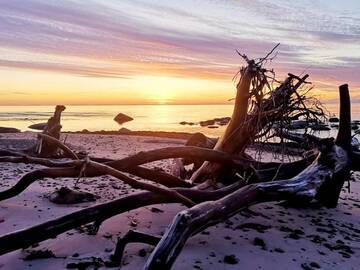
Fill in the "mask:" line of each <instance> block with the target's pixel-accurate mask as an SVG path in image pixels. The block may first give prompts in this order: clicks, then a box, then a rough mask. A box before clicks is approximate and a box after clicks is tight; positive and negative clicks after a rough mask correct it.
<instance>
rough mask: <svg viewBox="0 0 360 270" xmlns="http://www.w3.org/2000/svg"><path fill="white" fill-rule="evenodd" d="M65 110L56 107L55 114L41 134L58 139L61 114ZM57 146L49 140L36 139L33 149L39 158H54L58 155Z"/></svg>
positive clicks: (59, 106)
mask: <svg viewBox="0 0 360 270" xmlns="http://www.w3.org/2000/svg"><path fill="white" fill-rule="evenodd" d="M64 110H65V106H63V105H57V106H56V107H55V112H54V115H53V116H52V117H50V118H49V120H48V122H47V125H46V127H45V129H44V130H43V132H42V133H43V134H45V135H47V136H49V137H53V138H55V139H57V140H59V139H60V133H61V124H60V120H61V113H62V112H63V111H64ZM58 150H59V149H58V145H56V144H54V143H53V142H51V141H49V140H44V138H43V137H39V138H38V142H37V144H36V146H35V148H34V151H35V153H36V154H37V155H38V156H40V157H55V156H57V155H58V154H59V153H58Z"/></svg>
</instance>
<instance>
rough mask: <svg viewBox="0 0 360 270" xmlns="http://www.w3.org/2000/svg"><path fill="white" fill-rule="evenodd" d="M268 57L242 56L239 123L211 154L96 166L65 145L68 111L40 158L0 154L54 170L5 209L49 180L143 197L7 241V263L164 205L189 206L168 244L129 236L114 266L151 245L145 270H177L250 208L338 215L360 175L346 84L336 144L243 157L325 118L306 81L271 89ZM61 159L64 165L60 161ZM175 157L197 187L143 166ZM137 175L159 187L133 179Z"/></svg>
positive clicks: (0, 245)
mask: <svg viewBox="0 0 360 270" xmlns="http://www.w3.org/2000/svg"><path fill="white" fill-rule="evenodd" d="M268 56H269V55H267V56H266V57H265V58H261V59H260V60H258V61H254V60H249V59H248V58H247V57H246V56H245V55H242V57H243V58H244V59H245V60H246V63H247V66H246V67H244V68H242V69H241V71H240V79H239V83H238V84H237V94H236V98H235V106H234V111H233V115H232V118H231V121H230V123H229V125H228V126H227V128H226V130H225V133H224V135H223V136H222V137H221V138H220V139H219V140H218V141H217V142H216V144H215V146H214V148H213V149H209V148H211V147H212V146H213V143H214V142H213V141H212V142H209V141H207V140H203V141H204V142H205V144H206V145H201V146H203V147H205V148H201V147H198V146H184V147H170V148H163V149H156V150H151V151H147V152H140V153H138V154H135V155H133V156H129V157H126V158H123V159H120V160H108V159H101V158H94V157H89V156H87V155H82V154H80V153H75V152H74V151H73V150H72V149H70V148H69V147H68V146H66V145H65V144H64V143H62V142H61V141H60V134H59V132H60V129H59V125H60V114H61V111H63V109H62V107H57V109H56V110H55V114H54V116H53V117H52V119H50V120H49V121H48V127H50V126H52V128H47V129H45V131H44V133H43V134H41V135H39V139H38V142H37V145H36V147H33V148H32V149H36V151H13V150H7V149H2V150H0V162H22V163H34V164H40V165H43V166H46V167H48V168H41V169H37V170H34V171H31V172H29V173H27V174H25V175H24V176H23V177H21V178H20V180H19V181H18V182H17V183H16V184H15V185H14V186H13V187H10V188H9V189H6V190H2V191H0V201H2V200H6V199H8V198H11V197H14V196H16V195H18V194H19V193H21V192H23V191H26V188H27V187H28V186H29V185H31V184H32V183H33V182H34V181H37V180H39V179H44V178H65V177H73V178H77V177H79V176H80V177H81V176H86V177H96V176H101V175H110V176H112V177H115V178H117V179H118V180H119V181H123V182H124V183H127V184H129V185H130V186H132V187H134V188H136V189H140V190H146V191H143V192H140V193H137V194H131V195H127V196H125V197H122V198H119V199H116V200H113V201H110V202H107V203H103V204H98V205H95V206H91V207H89V208H85V209H82V210H80V211H77V212H74V213H71V214H69V215H66V216H63V217H60V218H57V219H54V220H50V221H48V222H45V223H42V224H39V225H36V226H33V227H30V228H27V229H23V230H20V231H16V232H12V233H9V234H6V235H3V236H0V255H1V254H5V253H8V252H11V251H13V250H16V249H19V248H26V247H28V246H30V245H32V244H35V243H38V242H41V241H44V240H47V239H50V238H54V237H56V236H57V235H59V234H61V233H64V232H66V231H68V230H70V229H73V228H76V227H78V226H81V225H84V224H87V223H91V222H94V225H95V227H97V228H98V227H99V226H100V225H101V222H102V221H104V220H106V219H108V218H110V217H112V216H114V215H118V214H121V213H123V212H125V211H129V210H133V209H136V208H139V207H143V206H146V205H151V204H158V203H182V204H184V205H185V206H187V207H189V208H188V209H186V210H184V211H181V212H180V213H178V214H177V215H176V216H175V218H174V220H173V221H172V223H171V224H170V226H169V228H168V230H167V231H166V233H165V234H164V235H163V236H162V237H159V236H151V235H146V234H143V233H140V232H138V233H135V234H134V233H129V235H127V237H125V239H120V241H119V243H118V245H117V248H116V251H115V254H114V256H112V259H113V261H114V262H117V263H119V262H120V260H121V254H122V252H123V250H124V248H125V245H126V243H128V242H133V241H140V242H145V243H147V244H151V245H155V246H156V247H155V249H154V251H153V252H152V254H151V255H150V257H149V258H148V261H147V263H146V266H145V268H144V269H170V268H171V266H172V265H173V263H174V262H175V260H176V258H177V256H178V255H179V253H180V252H181V250H182V248H183V247H184V245H185V243H186V241H187V239H188V238H189V237H191V236H192V235H195V234H197V233H199V232H201V231H202V230H204V229H205V228H207V227H209V226H212V225H214V224H217V223H219V222H221V221H223V220H225V219H227V218H229V217H231V216H232V215H234V214H235V213H237V212H239V211H241V210H242V209H244V208H246V207H248V206H250V205H253V204H257V203H260V202H268V201H282V200H288V201H294V200H295V201H297V202H298V203H300V204H303V205H305V204H307V203H308V202H311V201H317V202H318V203H320V204H322V205H324V206H326V207H336V205H337V202H338V198H339V194H340V191H341V188H342V186H343V184H344V181H347V180H348V179H349V177H350V172H351V170H353V171H355V170H359V166H358V164H359V162H358V161H359V160H360V154H359V153H358V152H356V151H354V149H352V148H351V118H350V115H351V113H350V96H349V90H348V86H347V85H342V86H340V88H339V93H340V126H339V132H338V136H337V138H336V140H335V139H321V138H317V137H311V143H312V147H314V148H315V149H316V151H312V152H311V154H308V155H307V156H306V157H304V158H303V159H300V160H297V161H294V162H289V163H279V162H259V161H257V160H255V159H253V158H251V157H250V156H249V155H247V154H246V153H245V149H246V148H247V147H248V146H249V145H250V144H252V143H253V142H255V141H259V140H262V141H264V140H266V139H267V138H270V137H274V136H280V140H281V141H282V140H283V139H285V138H286V137H287V138H290V136H291V134H289V133H287V132H286V131H285V130H284V129H283V128H282V127H283V126H285V123H286V121H288V119H292V118H294V117H297V116H299V115H301V116H304V115H305V116H306V117H307V118H308V119H311V118H312V119H318V118H319V117H323V116H324V114H323V111H322V109H321V107H319V106H318V104H317V103H316V102H313V100H311V102H308V101H309V100H308V96H307V93H308V91H307V90H305V91H304V92H301V89H302V86H303V85H306V84H307V81H306V79H307V78H308V75H305V76H303V77H301V78H300V77H297V76H295V75H292V74H289V75H288V77H287V78H286V79H285V80H284V81H283V82H282V83H279V85H278V86H277V87H276V88H275V89H272V88H271V86H270V85H271V83H270V82H269V81H268V80H269V71H268V70H266V69H264V68H263V67H262V64H263V63H264V62H265V61H266V60H267V59H268V58H267V57H268ZM270 74H272V73H271V72H270ZM309 104H315V106H311V105H309ZM275 124H276V131H274V126H275ZM53 131H56V132H53ZM292 139H293V140H296V139H298V138H297V137H296V138H295V137H293V138H292ZM309 140H310V139H309ZM45 142H46V144H45ZM39 144H41V146H38V145H39ZM189 145H194V144H189ZM195 145H196V144H195ZM305 148H310V147H305ZM44 149H45V150H46V151H45V150H44ZM59 157H62V158H64V157H66V158H67V159H65V160H64V159H61V160H59ZM169 158H181V159H184V160H187V163H196V164H195V167H196V168H198V169H197V170H196V171H195V173H194V174H193V175H192V177H191V179H190V181H185V180H183V179H180V178H178V177H175V176H173V175H170V174H168V173H165V172H159V171H156V170H153V169H149V168H145V167H143V166H142V165H144V164H147V163H150V162H153V161H157V160H161V159H169ZM204 161H205V162H204ZM203 162H204V163H203ZM201 163H203V164H202V165H201ZM124 173H127V175H126V174H124ZM132 175H135V176H140V177H141V178H142V179H146V180H150V181H152V182H156V184H153V183H149V182H146V181H143V180H135V179H134V178H133V177H132ZM159 184H161V185H159ZM97 228H95V232H96V229H97ZM139 235H140V237H139Z"/></svg>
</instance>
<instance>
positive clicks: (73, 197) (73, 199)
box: [49, 187, 99, 204]
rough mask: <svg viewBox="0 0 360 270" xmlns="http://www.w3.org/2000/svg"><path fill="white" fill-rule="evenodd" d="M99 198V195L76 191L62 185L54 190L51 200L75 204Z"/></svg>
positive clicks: (58, 202)
mask: <svg viewBox="0 0 360 270" xmlns="http://www.w3.org/2000/svg"><path fill="white" fill-rule="evenodd" d="M97 198H99V197H98V196H96V195H94V194H92V193H90V192H85V191H76V190H72V189H70V188H67V187H62V188H60V189H59V190H57V191H55V192H53V193H52V194H51V195H50V197H49V200H50V201H51V202H53V203H57V204H74V203H83V202H93V201H96V199H97Z"/></svg>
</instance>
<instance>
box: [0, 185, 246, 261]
mask: <svg viewBox="0 0 360 270" xmlns="http://www.w3.org/2000/svg"><path fill="white" fill-rule="evenodd" d="M242 186H244V183H241V182H238V183H235V184H233V185H232V186H229V187H225V188H223V189H221V190H216V191H201V190H196V189H188V188H176V189H174V190H175V191H176V192H178V193H180V194H182V195H183V196H186V197H187V198H190V199H191V200H193V201H194V202H196V203H199V202H203V201H207V200H217V199H219V198H222V197H224V196H226V195H227V194H229V193H231V192H234V191H235V190H237V189H239V188H240V187H242ZM177 202H178V199H177V198H175V197H165V196H163V195H160V194H156V193H152V192H139V193H136V194H131V195H128V196H126V197H123V198H120V199H117V200H113V201H110V202H106V203H103V204H98V205H95V206H91V207H88V208H85V209H82V210H79V211H76V212H74V213H71V214H68V215H65V216H63V217H60V218H57V219H53V220H50V221H47V222H45V223H42V224H39V225H36V226H33V227H31V228H27V229H23V230H19V231H16V232H12V233H8V234H5V235H2V236H1V237H0V255H3V254H5V253H8V252H11V251H14V250H17V249H20V248H26V247H28V246H31V245H33V244H36V243H39V242H42V241H45V240H47V239H51V238H55V237H56V236H57V235H59V234H61V233H64V232H66V231H69V230H71V229H74V228H77V227H79V226H81V225H84V224H87V223H90V222H94V221H98V220H101V221H104V220H106V219H108V218H110V217H113V216H115V215H118V214H121V213H124V212H127V211H130V210H134V209H137V208H140V207H143V206H147V205H152V204H159V203H177Z"/></svg>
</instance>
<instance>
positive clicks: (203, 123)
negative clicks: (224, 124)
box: [200, 119, 215, 127]
mask: <svg viewBox="0 0 360 270" xmlns="http://www.w3.org/2000/svg"><path fill="white" fill-rule="evenodd" d="M214 124H215V120H214V119H212V120H206V121H201V122H200V126H202V127H206V126H212V125H214Z"/></svg>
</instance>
